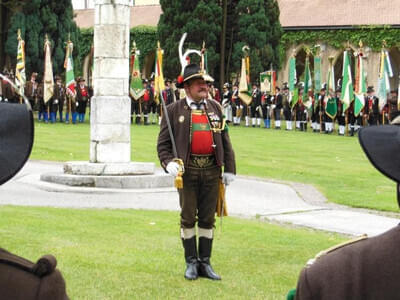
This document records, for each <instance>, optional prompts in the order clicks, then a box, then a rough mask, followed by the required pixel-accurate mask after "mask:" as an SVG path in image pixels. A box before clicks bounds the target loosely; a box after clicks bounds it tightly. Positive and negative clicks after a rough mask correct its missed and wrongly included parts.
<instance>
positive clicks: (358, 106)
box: [354, 41, 367, 116]
mask: <svg viewBox="0 0 400 300" xmlns="http://www.w3.org/2000/svg"><path fill="white" fill-rule="evenodd" d="M355 74H356V76H355V77H356V78H355V80H354V81H355V87H354V91H355V93H354V96H355V97H354V115H355V116H358V115H359V114H360V112H361V111H362V109H363V108H364V105H365V99H364V94H365V93H366V92H367V82H366V76H365V67H364V60H363V53H362V42H361V41H360V50H359V52H358V55H357V63H356V72H355Z"/></svg>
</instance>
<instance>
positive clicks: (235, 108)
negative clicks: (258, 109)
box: [232, 83, 243, 126]
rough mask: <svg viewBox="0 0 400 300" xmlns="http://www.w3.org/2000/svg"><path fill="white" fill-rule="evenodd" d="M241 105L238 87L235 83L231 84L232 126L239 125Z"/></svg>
mask: <svg viewBox="0 0 400 300" xmlns="http://www.w3.org/2000/svg"><path fill="white" fill-rule="evenodd" d="M242 111H243V105H242V101H241V99H240V98H239V88H238V85H237V83H235V84H234V85H233V88H232V116H233V126H239V125H240V120H241V119H242Z"/></svg>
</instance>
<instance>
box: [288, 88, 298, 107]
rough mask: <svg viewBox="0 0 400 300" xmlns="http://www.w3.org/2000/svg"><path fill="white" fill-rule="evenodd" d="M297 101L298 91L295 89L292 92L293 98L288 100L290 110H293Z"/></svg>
mask: <svg viewBox="0 0 400 300" xmlns="http://www.w3.org/2000/svg"><path fill="white" fill-rule="evenodd" d="M298 101H299V89H298V88H295V89H294V91H293V96H292V97H291V98H290V102H289V103H290V108H291V109H293V107H294V106H295V105H296V103H297V102H298Z"/></svg>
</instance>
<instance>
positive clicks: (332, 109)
mask: <svg viewBox="0 0 400 300" xmlns="http://www.w3.org/2000/svg"><path fill="white" fill-rule="evenodd" d="M326 88H327V99H328V100H327V101H326V102H325V112H326V114H327V115H328V116H329V117H330V118H331V119H334V118H335V117H336V113H337V103H336V98H335V97H334V93H335V68H334V66H333V57H329V70H328V79H327V81H326Z"/></svg>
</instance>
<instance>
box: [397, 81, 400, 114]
mask: <svg viewBox="0 0 400 300" xmlns="http://www.w3.org/2000/svg"><path fill="white" fill-rule="evenodd" d="M397 109H398V110H400V76H399V86H398V87H397Z"/></svg>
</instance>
